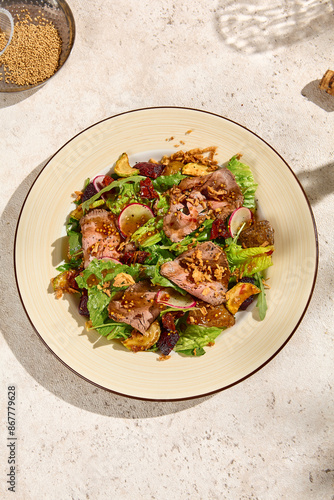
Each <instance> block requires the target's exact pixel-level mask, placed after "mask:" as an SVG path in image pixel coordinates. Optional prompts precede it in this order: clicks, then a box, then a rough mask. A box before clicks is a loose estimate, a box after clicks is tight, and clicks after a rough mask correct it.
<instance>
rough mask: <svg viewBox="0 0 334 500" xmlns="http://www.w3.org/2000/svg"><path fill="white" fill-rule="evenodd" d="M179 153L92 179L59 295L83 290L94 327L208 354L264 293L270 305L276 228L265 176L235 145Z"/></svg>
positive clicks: (262, 310) (136, 346)
mask: <svg viewBox="0 0 334 500" xmlns="http://www.w3.org/2000/svg"><path fill="white" fill-rule="evenodd" d="M216 155H217V153H216V148H214V147H209V148H206V149H194V150H190V151H186V152H184V151H178V152H176V153H174V154H172V155H171V156H168V157H167V156H164V157H163V158H161V160H160V162H156V161H155V160H148V162H143V163H137V164H135V165H134V166H131V165H130V163H129V159H128V156H127V154H126V153H123V154H122V155H121V156H120V158H119V159H118V160H117V162H116V164H115V168H114V170H113V171H112V173H110V175H99V176H97V177H95V178H94V179H93V180H90V179H87V180H86V182H85V185H84V188H83V190H82V191H78V192H76V193H75V196H76V200H75V204H76V208H75V209H74V210H73V211H72V213H71V214H70V216H69V220H68V222H67V225H66V229H67V235H68V244H69V245H68V259H67V261H66V262H65V263H63V264H62V265H60V266H59V267H58V268H57V270H58V272H59V273H60V274H58V275H57V276H56V277H55V278H52V280H51V281H52V284H53V288H54V290H55V293H56V297H57V298H59V297H61V296H62V295H63V293H74V294H77V295H78V303H79V304H78V307H79V312H80V314H82V315H84V316H87V321H86V328H88V329H94V330H96V331H97V332H98V333H99V334H100V335H103V336H105V337H106V338H107V339H110V340H111V339H119V340H120V342H122V344H123V345H124V346H125V347H127V348H128V349H130V350H131V351H133V352H137V351H157V352H158V353H159V354H160V358H159V359H166V358H168V357H169V355H170V353H171V352H172V351H177V352H178V353H180V354H183V355H188V356H201V355H203V354H205V347H206V346H212V345H214V342H215V339H216V337H217V336H218V335H219V334H220V333H221V332H222V330H224V329H226V328H228V327H230V326H232V325H234V323H235V315H236V313H237V311H239V310H243V309H246V307H248V306H249V304H250V303H251V302H252V301H253V300H254V299H255V300H256V305H257V308H258V315H259V318H260V319H261V320H262V319H263V318H264V317H265V314H266V309H267V305H266V295H265V288H266V286H265V281H264V278H263V275H262V273H263V271H264V270H265V269H267V268H268V267H269V266H271V265H272V253H273V251H274V246H273V244H274V230H273V228H272V227H271V225H270V223H269V222H268V221H266V220H258V217H257V212H256V199H255V192H256V188H257V184H256V183H255V181H254V177H253V174H252V172H251V169H250V168H249V166H247V165H245V164H244V163H242V161H241V156H240V155H236V156H234V157H233V158H231V160H230V161H229V162H228V164H227V166H226V167H220V166H218V162H217V160H216V159H215V157H216Z"/></svg>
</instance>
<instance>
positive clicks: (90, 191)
mask: <svg viewBox="0 0 334 500" xmlns="http://www.w3.org/2000/svg"><path fill="white" fill-rule="evenodd" d="M96 193H97V190H96V188H95V186H94V184H93V183H92V182H90V183H89V184H88V186H87V187H86V189H85V191H84V194H83V196H82V200H81V201H82V203H83V202H84V201H87V200H89V199H90V198H91V197H92V196H94V194H96Z"/></svg>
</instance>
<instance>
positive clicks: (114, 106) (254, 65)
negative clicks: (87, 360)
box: [0, 0, 334, 500]
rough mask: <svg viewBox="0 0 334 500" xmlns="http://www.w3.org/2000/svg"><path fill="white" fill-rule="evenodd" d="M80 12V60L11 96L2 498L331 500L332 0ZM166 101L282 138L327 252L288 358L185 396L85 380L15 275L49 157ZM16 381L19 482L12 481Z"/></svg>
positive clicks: (281, 148) (2, 205)
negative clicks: (128, 393) (28, 308)
mask: <svg viewBox="0 0 334 500" xmlns="http://www.w3.org/2000/svg"><path fill="white" fill-rule="evenodd" d="M70 6H71V8H72V10H73V14H74V16H75V20H76V28H77V36H76V41H75V46H74V49H73V52H72V54H71V56H70V59H69V60H68V62H67V64H66V65H65V67H64V68H63V69H62V70H61V71H60V72H59V74H57V75H56V76H55V77H54V78H53V79H52V80H51V81H50V82H48V83H47V84H46V85H45V86H44V87H42V88H41V89H39V90H38V91H35V92H30V93H26V94H24V95H22V94H20V95H4V94H0V127H1V128H0V144H1V147H0V172H1V177H0V180H1V196H0V209H1V214H2V215H1V230H0V238H1V252H0V265H1V278H0V283H1V286H0V290H1V316H0V325H1V332H2V335H1V336H0V357H1V358H0V359H1V363H0V374H1V375H0V416H1V420H0V456H1V466H0V497H1V498H5V499H7V498H12V497H15V498H17V499H19V500H40V499H46V500H71V499H73V500H86V499H87V500H88V499H90V500H95V499H96V500H100V499H113V500H119V499H122V500H123V499H124V500H137V499H140V500H150V499H156V500H165V499H166V500H167V499H170V498H175V499H177V500H188V499H189V500H199V499H201V500H202V499H203V500H207V499H208V500H209V499H210V500H211V499H212V500H216V499H217V500H222V499H228V500H230V499H231V500H239V499H240V500H241V499H242V500H246V499H247V500H248V499H260V500H276V499H288V500H309V499H310V500H311V499H317V500H318V499H319V500H327V499H328V500H329V499H333V498H334V489H333V470H334V464H333V392H332V386H333V382H334V381H333V306H334V304H333V243H334V239H333V219H334V217H333V216H334V214H333V188H334V181H333V169H334V139H333V132H334V121H333V119H334V96H329V95H328V94H326V93H325V92H323V91H320V90H319V89H318V83H319V80H320V79H321V77H322V75H323V74H324V72H325V71H326V70H327V69H328V68H331V69H333V70H334V14H333V12H334V5H333V3H332V2H331V1H326V0H322V1H321V0H320V1H316V0H292V1H289V2H278V0H274V1H273V2H269V1H267V0H257V1H255V2H246V1H244V0H236V1H232V0H226V1H224V0H211V1H204V0H184V1H182V2H177V1H176V0H174V1H172V0H160V1H157V0H150V1H148V0H142V1H138V0H114V1H111V0H101V1H98V0H96V1H93V0H86V1H84V0H70ZM158 105H159V106H161V105H171V106H186V107H194V108H197V109H203V110H207V111H212V112H214V113H217V114H221V115H223V116H226V117H228V118H230V119H232V120H235V121H237V122H239V123H240V124H242V125H244V126H246V127H247V128H249V129H251V130H253V131H255V132H256V133H257V134H259V135H260V136H261V137H262V138H263V139H265V140H266V141H267V142H269V143H270V144H271V145H272V146H273V147H274V148H275V149H276V150H277V151H278V152H279V153H280V154H281V155H282V156H283V157H284V159H285V160H286V161H287V162H288V163H289V165H290V166H291V168H292V170H293V171H294V172H295V174H296V175H297V177H298V179H299V180H300V182H301V183H302V185H303V187H304V189H305V191H306V193H307V195H308V197H309V200H310V202H311V204H312V208H313V211H314V214H315V218H316V222H317V227H318V233H319V248H320V262H319V273H318V280H317V284H316V287H315V291H314V295H313V298H312V300H311V303H310V306H309V309H308V311H307V313H306V315H305V317H304V319H303V321H302V323H301V325H300V326H299V328H298V330H297V331H296V333H295V334H294V336H293V337H292V339H291V340H290V342H289V343H288V344H287V345H286V347H285V348H284V349H283V350H282V351H281V352H280V353H279V355H278V356H276V357H275V358H274V359H273V361H272V362H271V363H269V364H268V365H267V366H265V367H264V368H263V369H262V370H261V371H259V372H258V373H256V374H255V375H254V376H252V377H251V378H249V379H247V380H246V381H244V382H242V383H240V384H239V385H237V386H235V387H233V388H232V389H229V390H227V391H224V392H221V393H218V394H216V395H214V396H211V397H206V398H201V399H198V400H193V401H186V402H177V403H153V402H143V401H137V400H133V399H127V398H123V397H120V396H116V395H113V394H110V393H107V392H104V391H103V390H100V389H98V388H96V387H94V386H92V385H90V384H89V383H86V382H85V381H83V380H81V379H80V378H78V377H77V376H75V375H74V374H72V372H70V371H69V370H68V369H67V368H65V367H64V366H63V365H62V364H61V363H60V362H58V361H57V360H56V359H55V358H54V357H53V356H52V355H51V354H50V352H49V351H48V350H47V349H46V348H45V347H44V345H43V344H42V343H41V342H40V340H39V339H38V337H37V336H36V334H35V333H34V331H33V329H32V327H31V326H30V324H29V322H28V321H27V318H26V316H25V314H24V311H23V309H22V306H21V304H20V301H19V299H18V294H17V291H16V288H15V282H14V272H13V240H14V232H15V227H16V222H17V218H18V215H19V212H20V209H21V207H22V204H23V201H24V198H25V196H26V194H27V192H28V190H29V187H30V186H31V184H32V183H33V181H34V179H35V178H36V176H37V174H38V172H39V171H40V170H41V168H42V167H43V166H44V165H45V163H46V161H47V159H48V158H49V157H50V156H51V155H52V154H53V153H55V151H57V150H58V149H59V148H60V147H61V146H62V145H63V144H64V143H65V142H66V141H68V140H69V139H70V138H71V137H72V136H73V135H75V134H77V133H78V132H80V131H81V130H83V129H84V128H85V127H87V126H89V125H91V124H93V123H95V122H96V121H99V120H101V119H103V118H106V117H108V116H111V115H113V114H116V113H119V112H123V111H127V110H130V109H136V108H141V107H146V106H158ZM291 217H293V214H291ZM296 300H297V298H296ZM12 383H13V384H15V385H16V386H17V434H18V448H17V449H18V455H17V460H18V464H19V471H18V478H17V488H16V493H10V492H8V491H7V485H6V473H7V472H8V470H7V465H6V458H7V449H6V439H7V438H6V436H7V431H6V401H7V400H6V398H7V386H8V385H9V384H12Z"/></svg>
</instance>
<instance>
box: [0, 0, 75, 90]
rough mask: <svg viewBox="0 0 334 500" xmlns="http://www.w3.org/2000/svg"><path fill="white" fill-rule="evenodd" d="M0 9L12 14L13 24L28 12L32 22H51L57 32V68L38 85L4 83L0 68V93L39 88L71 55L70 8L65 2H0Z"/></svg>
mask: <svg viewBox="0 0 334 500" xmlns="http://www.w3.org/2000/svg"><path fill="white" fill-rule="evenodd" d="M0 7H3V8H4V9H7V10H8V11H9V12H10V13H11V14H12V16H13V18H14V23H15V21H17V19H18V17H17V16H20V15H21V16H22V13H23V12H25V11H28V12H29V14H30V16H31V18H32V20H34V19H35V18H37V16H42V17H44V18H45V19H46V20H47V21H50V22H52V23H53V25H54V26H55V27H56V29H57V30H58V33H59V36H60V38H61V41H62V46H61V53H60V56H59V62H58V66H57V69H56V71H55V73H53V75H52V76H50V77H48V78H46V79H45V80H43V81H41V82H38V83H34V84H30V85H18V84H16V83H12V82H10V81H8V79H7V81H6V78H5V72H4V67H3V66H0V92H22V91H25V90H31V89H35V88H38V87H41V86H42V85H44V84H45V83H46V82H47V81H48V80H50V78H52V77H53V76H54V75H55V74H57V73H58V71H59V70H60V68H62V67H63V65H64V64H65V62H66V61H67V59H68V57H69V55H70V53H71V50H72V47H73V44H74V39H75V22H74V17H73V14H72V11H71V9H70V7H69V6H68V4H67V3H66V2H65V0H0Z"/></svg>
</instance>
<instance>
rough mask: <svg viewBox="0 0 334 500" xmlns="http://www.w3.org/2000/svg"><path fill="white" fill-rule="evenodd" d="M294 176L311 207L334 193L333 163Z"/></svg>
mask: <svg viewBox="0 0 334 500" xmlns="http://www.w3.org/2000/svg"><path fill="white" fill-rule="evenodd" d="M296 175H297V177H298V179H299V181H300V183H301V184H302V186H303V188H304V191H305V193H306V195H307V197H308V199H309V200H310V203H311V204H312V205H316V204H317V203H318V202H320V201H321V200H322V199H324V198H325V197H326V196H328V195H330V194H333V193H334V162H331V163H327V164H326V165H322V166H320V167H318V168H316V169H315V170H306V171H302V172H299V173H297V174H296Z"/></svg>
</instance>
